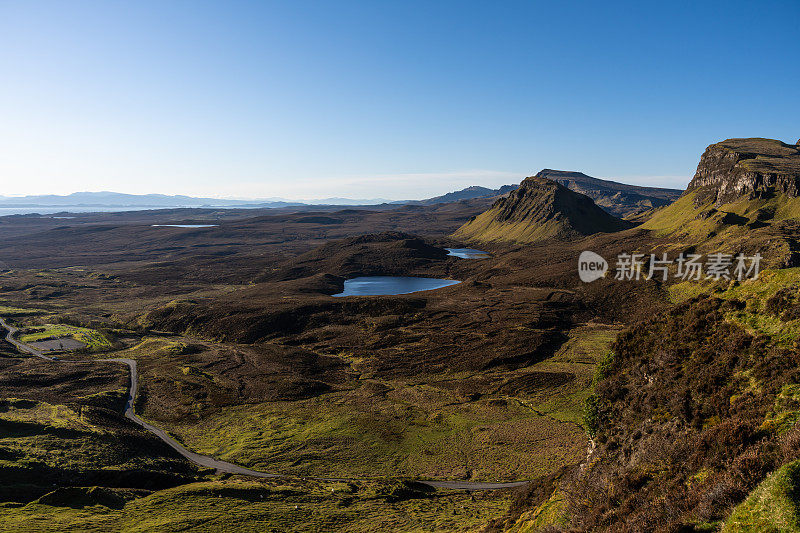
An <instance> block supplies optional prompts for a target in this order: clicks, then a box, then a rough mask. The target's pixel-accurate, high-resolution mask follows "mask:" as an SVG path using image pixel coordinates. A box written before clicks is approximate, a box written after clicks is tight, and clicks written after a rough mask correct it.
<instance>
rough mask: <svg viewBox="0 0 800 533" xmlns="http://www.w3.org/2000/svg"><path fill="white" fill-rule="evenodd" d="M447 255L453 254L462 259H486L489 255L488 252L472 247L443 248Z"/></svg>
mask: <svg viewBox="0 0 800 533" xmlns="http://www.w3.org/2000/svg"><path fill="white" fill-rule="evenodd" d="M445 250H447V252H448V253H447V255H453V256H455V257H460V258H462V259H488V258H489V257H491V255H490V254H489V252H484V251H483V250H475V249H474V248H445Z"/></svg>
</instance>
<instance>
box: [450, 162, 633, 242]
mask: <svg viewBox="0 0 800 533" xmlns="http://www.w3.org/2000/svg"><path fill="white" fill-rule="evenodd" d="M629 227H631V224H630V223H628V222H626V221H624V220H620V219H618V218H616V217H614V216H612V215H610V214H608V213H606V212H605V211H603V210H602V209H600V208H599V207H598V206H597V205H596V204H595V203H594V202H593V201H592V199H591V198H589V197H587V196H584V195H583V194H578V193H576V192H573V191H571V190H569V189H567V188H566V187H564V186H562V185H560V184H558V183H556V182H555V181H552V180H549V179H547V178H545V177H542V173H541V172H540V173H539V174H537V175H536V176H533V177H529V178H525V180H523V181H522V183H521V184H520V186H519V188H518V189H517V190H515V191H513V192H511V193H510V194H509V195H508V196H506V197H504V198H501V199H499V200H497V202H495V203H494V205H493V206H492V207H491V208H490V209H489V210H488V211H485V212H484V213H481V214H480V215H478V216H477V217H475V218H474V219H472V220H470V221H469V222H467V223H466V224H464V225H463V226H462V227H461V228H459V230H458V231H457V232H456V236H457V237H460V238H464V239H472V240H479V241H514V242H535V241H541V240H544V239H548V238H572V237H579V236H582V235H591V234H593V233H600V232H606V233H610V232H614V231H620V230H623V229H627V228H629Z"/></svg>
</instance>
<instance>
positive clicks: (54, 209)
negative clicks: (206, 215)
mask: <svg viewBox="0 0 800 533" xmlns="http://www.w3.org/2000/svg"><path fill="white" fill-rule="evenodd" d="M209 207H213V208H214V209H234V208H235V209H243V208H247V206H202V207H201V206H197V205H173V206H158V207H154V206H150V207H140V206H127V207H86V206H80V205H57V206H48V207H0V217H4V216H7V215H30V214H32V213H39V214H40V215H52V214H53V213H119V212H122V211H146V210H148V209H182V208H186V209H191V208H195V209H204V208H205V209H207V208H209Z"/></svg>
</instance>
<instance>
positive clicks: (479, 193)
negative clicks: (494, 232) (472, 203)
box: [392, 185, 519, 205]
mask: <svg viewBox="0 0 800 533" xmlns="http://www.w3.org/2000/svg"><path fill="white" fill-rule="evenodd" d="M517 187H519V185H503V186H502V187H500V188H499V189H490V188H489V187H481V186H480V185H472V186H470V187H466V188H464V189H461V190H458V191H453V192H449V193H447V194H442V195H440V196H434V197H433V198H426V199H425V200H408V201H399V202H392V203H393V204H408V205H435V204H448V203H451V202H460V201H462V200H473V199H475V198H494V197H495V196H503V195H504V194H508V193H510V192H511V191H513V190H514V189H516V188H517Z"/></svg>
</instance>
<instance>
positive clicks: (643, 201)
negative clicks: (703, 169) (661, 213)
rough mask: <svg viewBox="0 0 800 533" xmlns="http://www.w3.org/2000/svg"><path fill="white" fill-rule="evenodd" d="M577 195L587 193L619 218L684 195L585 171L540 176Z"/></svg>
mask: <svg viewBox="0 0 800 533" xmlns="http://www.w3.org/2000/svg"><path fill="white" fill-rule="evenodd" d="M538 175H539V176H541V177H543V178H548V179H551V180H553V181H556V182H558V183H560V184H561V185H563V186H564V187H567V188H568V189H571V190H573V191H575V192H578V193H581V194H585V195H586V196H588V197H589V198H591V199H592V200H594V202H595V203H596V204H597V205H598V206H600V207H601V208H602V209H604V210H605V211H607V212H608V213H611V214H612V215H614V216H616V217H620V218H623V217H633V216H636V215H640V214H641V213H644V212H646V211H649V210H651V209H654V208H658V207H663V206H665V205H669V204H671V203H672V202H674V201H675V200H677V199H678V198H680V196H681V194H682V193H683V191H682V190H678V189H664V188H661V187H641V186H639V185H628V184H626V183H617V182H616V181H609V180H601V179H598V178H593V177H591V176H587V175H586V174H584V173H583V172H572V171H567V170H551V169H544V170H542V171H541V172H539V174H538Z"/></svg>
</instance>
